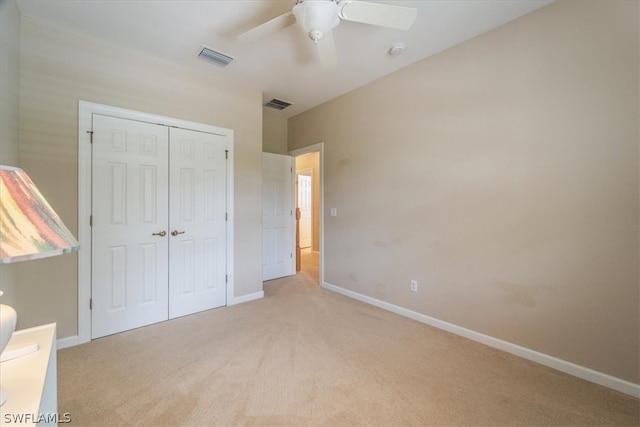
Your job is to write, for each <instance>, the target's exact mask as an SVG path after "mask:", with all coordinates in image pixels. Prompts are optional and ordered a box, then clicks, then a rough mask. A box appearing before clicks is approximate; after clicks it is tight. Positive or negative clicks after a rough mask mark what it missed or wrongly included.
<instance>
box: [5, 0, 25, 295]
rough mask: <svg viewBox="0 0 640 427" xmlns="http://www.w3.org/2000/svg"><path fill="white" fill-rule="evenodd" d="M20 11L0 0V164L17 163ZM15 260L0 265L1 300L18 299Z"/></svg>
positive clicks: (13, 164) (11, 164)
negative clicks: (13, 262)
mask: <svg viewBox="0 0 640 427" xmlns="http://www.w3.org/2000/svg"><path fill="white" fill-rule="evenodd" d="M19 88H20V11H19V10H18V6H17V5H16V2H15V0H11V1H5V2H0V164H2V165H10V166H19V164H18V138H19V132H18V129H19V127H18V109H19V105H20V103H19V101H20V91H19ZM17 283H18V267H17V264H9V265H7V264H3V265H0V290H1V291H3V292H4V295H3V296H2V300H1V301H2V302H3V303H4V304H7V305H10V306H13V307H16V306H17V302H18V290H17V287H16V286H17Z"/></svg>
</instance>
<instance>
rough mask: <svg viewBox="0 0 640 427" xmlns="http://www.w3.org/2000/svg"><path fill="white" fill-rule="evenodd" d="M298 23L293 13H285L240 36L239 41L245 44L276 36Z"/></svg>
mask: <svg viewBox="0 0 640 427" xmlns="http://www.w3.org/2000/svg"><path fill="white" fill-rule="evenodd" d="M295 22H296V17H295V16H294V15H293V13H291V12H287V13H283V14H282V15H280V16H276V17H275V18H273V19H271V20H269V21H267V22H265V23H263V24H260V25H258V26H257V27H254V28H252V29H250V30H249V31H246V32H244V33H242V34H240V35H238V37H237V39H238V40H240V41H243V42H252V41H256V40H259V39H261V38H264V37H268V36H270V35H271V34H275V33H277V32H278V31H280V30H283V29H285V28H287V27H288V26H290V25H292V24H294V23H295Z"/></svg>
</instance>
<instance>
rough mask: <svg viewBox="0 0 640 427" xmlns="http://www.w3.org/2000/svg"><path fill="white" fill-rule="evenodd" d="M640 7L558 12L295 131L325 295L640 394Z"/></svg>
mask: <svg viewBox="0 0 640 427" xmlns="http://www.w3.org/2000/svg"><path fill="white" fill-rule="evenodd" d="M638 7H639V3H638V2H613V1H604V2H598V1H592V2H571V1H560V2H558V3H554V4H552V5H550V6H548V7H545V8H542V9H540V10H539V11H536V12H534V13H532V14H529V15H527V16H524V17H522V18H521V19H518V20H516V21H514V22H512V23H510V24H507V25H505V26H503V27H501V28H498V29H496V30H494V31H491V32H489V33H487V34H484V35H481V36H479V37H477V38H475V39H473V40H471V41H468V42H466V43H464V44H461V45H459V46H457V47H454V48H452V49H450V50H447V51H445V52H442V53H441V54H439V55H436V56H434V57H432V58H429V59H427V60H424V61H422V62H419V63H417V64H415V65H414V66H411V67H409V68H406V69H404V70H401V71H399V72H397V73H395V74H392V75H390V76H387V77H385V78H383V79H380V80H378V81H376V82H374V83H372V84H369V85H367V86H365V87H362V88H360V89H358V90H356V91H353V92H351V93H349V94H346V95H344V96H342V97H340V98H337V99H335V100H333V101H330V102H328V103H326V104H324V105H322V106H319V107H317V108H315V109H314V110H311V111H309V112H307V113H304V114H301V115H299V116H296V117H294V118H292V119H290V120H289V149H295V148H299V147H303V146H306V145H310V144H313V143H316V142H318V141H323V142H324V143H325V165H324V183H325V206H326V209H327V210H328V209H329V208H331V207H336V208H338V216H337V217H330V216H328V215H326V216H325V218H326V220H325V227H326V228H325V252H324V254H325V280H326V282H328V283H331V284H334V285H336V286H340V287H343V288H346V289H349V290H352V291H355V292H358V293H361V294H364V295H367V296H370V297H374V298H377V299H380V300H383V301H386V302H389V303H392V304H396V305H398V306H401V307H405V308H407V309H410V310H414V311H416V312H419V313H423V314H426V315H428V316H432V317H434V318H437V319H441V320H443V321H446V322H450V323H453V324H456V325H459V326H462V327H465V328H469V329H471V330H474V331H477V332H480V333H484V334H487V335H490V336H493V337H497V338H499V339H502V340H506V341H509V342H512V343H515V344H519V345H521V346H524V347H527V348H530V349H533V350H537V351H539V352H542V353H545V354H548V355H551V356H555V357H558V358H560V359H563V360H567V361H570V362H573V363H576V364H578V365H581V366H584V367H588V368H591V369H594V370H596V371H600V372H603V373H606V374H610V375H612V376H615V377H618V378H621V379H624V380H627V381H631V382H634V383H640V373H639V363H638V360H640V354H639V348H640V343H639V339H640V338H639V337H640V330H639V325H640V316H639V310H640V301H639V273H638V271H639V270H638V260H639V251H638V235H639V223H638V221H639V210H638V193H639V191H638V190H639V188H638V185H639V184H638V158H639V157H638V155H639V153H638V145H639V143H638V136H639V129H638V119H639V108H638V93H639V92H638V90H639V88H638V80H639V69H638V52H639V46H638V44H639V40H638V16H639V13H638ZM410 279H417V280H418V281H419V292H418V293H412V292H410V290H409V281H410Z"/></svg>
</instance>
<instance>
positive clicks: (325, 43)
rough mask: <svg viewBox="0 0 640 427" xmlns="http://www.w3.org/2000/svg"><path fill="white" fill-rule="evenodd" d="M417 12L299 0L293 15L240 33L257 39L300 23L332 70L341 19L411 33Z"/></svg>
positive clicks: (345, 0) (348, 1)
mask: <svg viewBox="0 0 640 427" xmlns="http://www.w3.org/2000/svg"><path fill="white" fill-rule="evenodd" d="M417 13H418V10H417V9H414V8H411V7H403V6H393V5H388V4H383V3H371V2H365V1H358V0H297V1H296V4H295V5H294V6H293V9H292V10H291V11H290V12H286V13H283V14H282V15H280V16H277V17H275V18H273V19H271V20H269V21H267V22H265V23H263V24H260V25H258V26H257V27H254V28H252V29H250V30H249V31H247V32H244V33H242V34H240V35H239V36H238V40H242V41H253V40H257V39H260V38H263V37H266V36H269V35H271V34H273V33H275V32H277V31H280V30H282V29H284V28H286V27H288V26H290V25H292V24H293V23H297V24H298V27H300V28H301V29H302V31H303V32H304V33H305V34H307V35H308V36H309V38H310V39H311V40H313V41H314V42H315V44H316V46H317V48H318V54H319V56H320V62H321V64H322V66H323V67H324V68H331V67H334V66H335V65H336V64H337V63H338V57H337V54H336V47H335V43H334V40H333V33H332V30H333V29H334V28H335V27H336V26H337V25H338V24H339V23H340V20H345V21H353V22H360V23H364V24H371V25H379V26H382V27H388V28H396V29H400V30H408V29H409V28H411V25H412V24H413V21H414V20H415V18H416V15H417Z"/></svg>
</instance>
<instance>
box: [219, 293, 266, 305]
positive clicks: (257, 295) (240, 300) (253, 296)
mask: <svg viewBox="0 0 640 427" xmlns="http://www.w3.org/2000/svg"><path fill="white" fill-rule="evenodd" d="M262 298H264V291H260V292H254V293H252V294H247V295H241V296H239V297H233V298H231V301H229V302H227V305H229V306H231V305H236V304H241V303H243V302H249V301H254V300H257V299H262Z"/></svg>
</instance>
